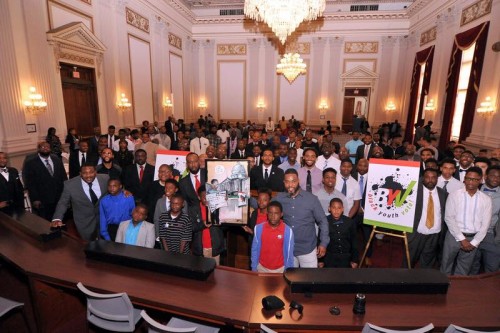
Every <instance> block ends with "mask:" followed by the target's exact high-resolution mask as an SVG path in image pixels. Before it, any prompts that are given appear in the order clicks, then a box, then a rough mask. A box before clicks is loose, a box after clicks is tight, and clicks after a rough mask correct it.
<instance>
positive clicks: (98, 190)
mask: <svg viewBox="0 0 500 333" xmlns="http://www.w3.org/2000/svg"><path fill="white" fill-rule="evenodd" d="M82 187H83V192H85V195H86V196H87V198H89V200H90V201H92V198H91V197H90V190H89V184H88V183H87V182H85V181H84V180H83V178H82ZM92 190H93V191H94V193H95V195H96V196H97V199H99V198H100V197H101V194H102V193H101V187H100V186H99V181H98V180H97V177H96V178H94V181H93V182H92Z"/></svg>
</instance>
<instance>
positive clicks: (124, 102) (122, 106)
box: [116, 93, 132, 112]
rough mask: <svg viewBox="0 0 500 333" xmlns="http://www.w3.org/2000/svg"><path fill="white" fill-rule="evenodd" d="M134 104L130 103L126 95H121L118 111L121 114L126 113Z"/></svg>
mask: <svg viewBox="0 0 500 333" xmlns="http://www.w3.org/2000/svg"><path fill="white" fill-rule="evenodd" d="M131 106H132V104H131V103H130V102H129V101H128V98H127V97H126V96H125V94H124V93H122V94H121V98H120V102H119V103H118V104H117V105H116V107H117V110H118V111H121V112H125V111H128V110H130V107H131Z"/></svg>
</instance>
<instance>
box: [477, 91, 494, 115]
mask: <svg viewBox="0 0 500 333" xmlns="http://www.w3.org/2000/svg"><path fill="white" fill-rule="evenodd" d="M476 111H477V113H479V114H480V115H481V116H483V115H484V116H491V115H493V113H495V109H494V108H493V105H492V104H491V98H490V96H488V97H486V98H485V99H484V102H481V104H479V107H478V108H477V110H476Z"/></svg>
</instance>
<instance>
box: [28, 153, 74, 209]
mask: <svg viewBox="0 0 500 333" xmlns="http://www.w3.org/2000/svg"><path fill="white" fill-rule="evenodd" d="M50 159H51V160H52V163H53V165H54V167H53V169H54V176H51V175H50V173H49V170H47V167H46V166H45V164H44V163H43V162H42V161H41V160H40V157H39V156H38V155H35V156H34V157H33V158H31V159H29V160H26V162H25V165H24V170H23V175H24V180H25V185H26V188H27V189H28V193H29V196H30V200H31V202H34V201H41V202H42V204H56V203H57V201H58V200H59V197H60V196H61V193H62V191H63V187H64V181H65V180H67V179H68V177H67V175H66V170H64V165H63V162H62V160H61V159H60V158H59V157H57V156H56V155H50Z"/></svg>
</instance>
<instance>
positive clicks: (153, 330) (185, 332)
mask: <svg viewBox="0 0 500 333" xmlns="http://www.w3.org/2000/svg"><path fill="white" fill-rule="evenodd" d="M141 317H142V318H143V319H144V320H145V321H146V322H147V323H148V324H149V330H148V333H194V332H196V326H193V327H187V328H174V327H169V326H168V325H163V324H160V323H159V322H157V321H156V320H154V319H153V318H151V317H150V316H149V315H148V314H147V313H146V311H144V310H142V311H141Z"/></svg>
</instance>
